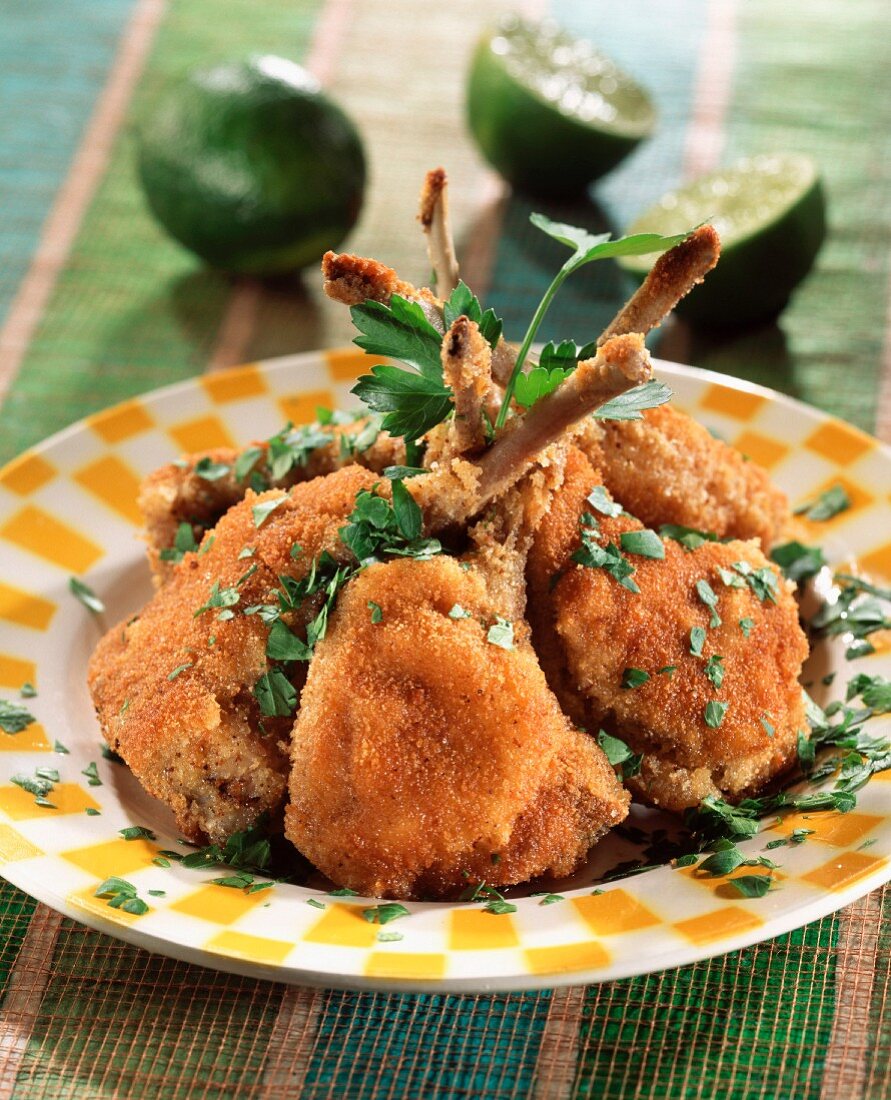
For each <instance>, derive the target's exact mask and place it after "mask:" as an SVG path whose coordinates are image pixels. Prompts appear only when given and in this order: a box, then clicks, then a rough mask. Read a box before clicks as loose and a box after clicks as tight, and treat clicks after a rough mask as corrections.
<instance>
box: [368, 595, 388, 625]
mask: <svg viewBox="0 0 891 1100" xmlns="http://www.w3.org/2000/svg"><path fill="white" fill-rule="evenodd" d="M368 610H369V611H370V612H371V621H372V623H373V624H374V625H377V624H378V623H379V622H381V621H382V620H383V617H384V613H383V610H382V609H381V605H380V604H379V603H375V602H374V600H369V601H368Z"/></svg>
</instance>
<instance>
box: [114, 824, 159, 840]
mask: <svg viewBox="0 0 891 1100" xmlns="http://www.w3.org/2000/svg"><path fill="white" fill-rule="evenodd" d="M118 832H119V833H120V834H121V836H122V837H123V838H124V840H157V839H158V838H157V837H156V836H155V834H154V833H153V832H152V831H151V829H148V828H146V826H145V825H128V826H127V828H126V829H118Z"/></svg>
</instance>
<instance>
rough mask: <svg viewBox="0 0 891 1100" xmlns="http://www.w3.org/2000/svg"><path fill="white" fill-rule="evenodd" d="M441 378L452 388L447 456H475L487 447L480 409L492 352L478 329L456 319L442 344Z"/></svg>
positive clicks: (489, 379) (487, 386) (489, 376)
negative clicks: (452, 404)
mask: <svg viewBox="0 0 891 1100" xmlns="http://www.w3.org/2000/svg"><path fill="white" fill-rule="evenodd" d="M442 375H443V380H444V381H445V383H446V385H448V386H449V387H450V388H451V391H452V395H453V400H454V403H455V415H454V417H453V418H452V421H451V424H450V425H449V433H448V438H447V440H446V451H447V453H448V454H449V455H466V454H474V453H475V452H476V451H481V450H482V449H483V447H484V446H485V445H486V433H485V430H484V427H483V406H484V403H485V401H486V398H487V396H488V394H489V389H490V387H491V385H492V350H491V348H490V347H489V342H488V340H486V339H485V337H484V336H483V335H482V333H481V332H480V330H479V326H478V325H477V324H476V323H475V322H474V321H469V320H468V319H467V318H466V317H458V318H457V319H456V320H455V322H454V324H453V325H452V327H451V328H450V329H449V331H448V332H447V333H446V335H445V339H444V340H443V342H442Z"/></svg>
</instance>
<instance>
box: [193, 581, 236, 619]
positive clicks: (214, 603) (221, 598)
mask: <svg viewBox="0 0 891 1100" xmlns="http://www.w3.org/2000/svg"><path fill="white" fill-rule="evenodd" d="M240 599H241V594H240V593H239V591H238V589H237V588H220V582H219V581H214V582H213V587H212V588H211V590H210V596H209V597H208V600H207V603H205V604H202V606H201V607H199V608H198V610H197V611H196V612H195V613H194V616H193V618H196V619H197V618H198V616H199V615H203V614H204V612H205V611H213V610H214V609H215V608H222V609H223V610H222V611H220V612H219V614H218V615H217V618H218V619H221V618H222V617H223V613H224V612H225V611H227V610H228V609H229V608H232V607H235V605H236V604H237V603H238V602H239V600H240ZM227 617H228V618H232V615H231V614H230V615H228V616H227Z"/></svg>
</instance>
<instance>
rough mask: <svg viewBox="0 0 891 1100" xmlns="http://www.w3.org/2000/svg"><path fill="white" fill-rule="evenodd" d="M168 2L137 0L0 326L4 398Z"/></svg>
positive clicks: (0, 383) (0, 379)
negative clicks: (69, 165) (26, 267)
mask: <svg viewBox="0 0 891 1100" xmlns="http://www.w3.org/2000/svg"><path fill="white" fill-rule="evenodd" d="M165 6H166V0H138V2H137V4H136V7H135V9H134V11H133V15H132V17H131V18H130V22H129V23H128V25H127V28H126V30H125V31H124V34H123V36H122V38H121V43H120V46H119V47H118V52H117V56H116V58H115V62H114V65H113V66H112V68H111V71H110V73H109V75H108V80H107V81H106V84H105V87H104V88H103V90H102V94H101V95H100V96H99V99H98V100H97V102H96V107H95V109H94V111H93V115H92V118H91V119H90V123H89V125H88V126H87V130H86V133H85V134H84V137H83V140H82V141H81V143H80V147H79V148H78V151H77V154H76V155H75V157H74V160H73V161H72V164H71V168H70V170H69V172H68V175H67V177H66V179H65V182H64V183H63V184H62V186H61V188H60V189H59V193H58V195H57V196H56V200H55V202H54V203H53V206H52V209H51V210H50V212H49V214H48V216H47V219H46V222H45V224H44V227H43V233H42V234H41V237H40V243H39V244H38V246H37V251H36V252H35V254H34V258H33V260H32V261H31V265H30V267H29V268H28V273H27V275H26V276H25V278H24V279H23V280H22V285H21V286H20V287H19V290H18V293H17V294H16V296H15V298H14V299H13V302H12V305H11V306H10V309H9V313H8V314H7V317H6V322H5V324H4V325H3V328H2V330H0V401H2V399H3V397H4V396H5V394H6V392H7V391H8V389H9V386H10V384H11V383H12V380H13V379H14V378H15V376H16V373H17V371H18V369H19V365H20V364H21V362H22V359H23V358H24V356H25V353H26V351H27V350H28V345H29V344H30V343H31V339H32V337H33V336H34V333H35V332H36V331H37V326H38V325H39V324H40V321H41V318H42V317H43V313H44V310H45V308H46V304H47V302H48V301H49V297H50V294H51V293H52V291H53V287H54V286H55V285H56V280H57V279H58V277H59V272H60V271H61V270H62V268H63V266H64V265H65V261H66V260H67V258H68V254H69V252H70V251H71V247H72V245H73V244H74V241H75V238H76V237H77V234H78V231H79V230H80V227H81V223H82V222H83V219H84V215H85V214H86V212H87V208H88V207H89V205H90V202H91V200H92V198H93V195H94V194H95V193H96V189H97V187H98V186H99V183H100V181H101V180H102V177H103V175H104V173H105V169H106V167H107V165H108V160H109V157H110V155H111V148H112V144H113V143H114V139H115V137H116V136H117V133H118V131H119V130H120V128H121V124H122V122H123V121H124V117H125V115H126V111H127V106H128V104H129V102H130V99H131V97H132V95H133V89H134V88H135V86H136V82H137V81H138V79H139V76H140V74H141V73H142V70H143V68H144V66H145V62H146V59H147V58H148V54H149V50H150V49H151V45H152V41H153V40H154V37H155V32H156V31H157V29H158V25H159V24H160V22H161V18H162V16H163V14H164V10H165Z"/></svg>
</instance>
